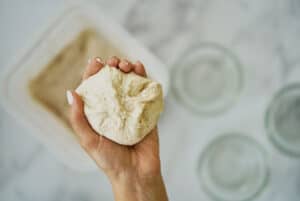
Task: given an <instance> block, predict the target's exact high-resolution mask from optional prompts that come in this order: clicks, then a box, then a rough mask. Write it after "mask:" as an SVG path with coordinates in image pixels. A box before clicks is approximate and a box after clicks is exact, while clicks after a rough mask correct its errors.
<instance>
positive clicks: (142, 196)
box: [109, 172, 167, 201]
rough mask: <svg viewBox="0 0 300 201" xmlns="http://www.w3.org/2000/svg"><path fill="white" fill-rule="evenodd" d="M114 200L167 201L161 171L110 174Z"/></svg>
mask: <svg viewBox="0 0 300 201" xmlns="http://www.w3.org/2000/svg"><path fill="white" fill-rule="evenodd" d="M109 180H110V182H111V184H112V188H113V192H114V195H115V200H116V201H127V200H130V201H135V200H137V201H167V194H166V190H165V185H164V182H163V178H162V175H161V173H160V172H159V174H155V175H151V176H150V175H147V176H145V177H144V176H143V177H141V176H138V175H136V174H130V173H121V174H118V175H113V176H112V175H110V176H109Z"/></svg>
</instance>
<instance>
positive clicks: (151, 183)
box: [68, 57, 167, 201]
mask: <svg viewBox="0 0 300 201" xmlns="http://www.w3.org/2000/svg"><path fill="white" fill-rule="evenodd" d="M106 63H107V64H108V65H109V66H111V67H115V68H118V69H119V70H121V71H123V72H125V73H129V72H134V73H136V74H138V75H140V76H146V71H145V68H144V66H143V64H142V63H141V62H136V63H134V64H132V63H131V62H129V61H127V60H120V59H119V58H117V57H112V58H110V59H109V60H107V62H106ZM104 65H105V62H104V61H102V60H101V59H100V58H94V59H92V60H90V62H88V65H87V67H86V70H85V72H84V74H83V79H87V78H88V77H90V76H92V75H93V74H95V73H97V72H98V71H100V70H101V68H102V67H103V66H104ZM68 100H69V102H72V103H71V116H70V121H71V125H72V127H73V129H74V131H75V133H76V134H77V136H78V138H79V142H80V144H81V146H82V147H83V148H84V149H85V151H86V152H87V153H88V154H89V155H90V156H91V157H92V158H93V159H94V161H95V162H96V163H97V165H98V166H99V167H100V168H101V169H102V170H103V171H104V172H105V173H106V175H107V176H108V178H109V180H110V181H111V183H112V186H113V190H114V194H115V198H116V200H131V201H133V200H145V201H146V200H147V201H148V200H156V201H159V200H164V201H165V200H167V195H166V191H165V187H164V184H163V179H162V176H161V171H160V159H159V144H158V133H157V132H158V131H157V128H155V129H153V130H152V131H151V132H150V133H149V134H148V135H147V136H146V137H145V138H144V139H143V140H142V141H141V142H140V143H138V144H136V145H134V146H124V145H119V144H117V143H115V142H113V141H111V140H109V139H107V138H105V137H104V136H102V135H99V134H97V133H96V132H95V131H94V130H93V129H92V127H91V126H90V125H89V123H88V121H87V119H86V117H85V115H84V111H83V102H82V100H81V98H80V96H79V95H78V94H76V92H68Z"/></svg>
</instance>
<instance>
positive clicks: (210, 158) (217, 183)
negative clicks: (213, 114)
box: [198, 133, 269, 201]
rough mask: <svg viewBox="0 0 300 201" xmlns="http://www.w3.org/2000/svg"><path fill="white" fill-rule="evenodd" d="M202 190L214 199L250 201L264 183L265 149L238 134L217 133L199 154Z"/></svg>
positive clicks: (266, 170)
mask: <svg viewBox="0 0 300 201" xmlns="http://www.w3.org/2000/svg"><path fill="white" fill-rule="evenodd" d="M198 173H199V179H200V181H201V183H202V186H203V189H204V190H205V191H206V192H207V193H208V194H209V195H211V196H212V197H213V198H216V199H217V200H224V201H245V200H253V199H254V198H255V197H256V196H257V195H258V194H259V193H260V192H261V191H262V190H263V189H264V187H265V186H266V184H267V179H268V176H269V169H268V165H267V160H266V153H265V151H264V149H263V148H262V147H261V145H260V144H258V143H257V142H256V141H255V140H254V139H252V138H251V137H248V136H246V135H241V134H238V133H228V134H224V135H222V136H219V137H218V138H216V139H215V140H213V142H211V143H210V144H209V145H208V146H207V147H206V148H205V150H204V152H203V153H202V155H201V158H200V162H199V166H198Z"/></svg>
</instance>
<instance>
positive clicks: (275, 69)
mask: <svg viewBox="0 0 300 201" xmlns="http://www.w3.org/2000/svg"><path fill="white" fill-rule="evenodd" d="M98 2H99V5H100V7H102V9H105V10H107V12H108V13H109V14H110V15H111V16H112V17H113V18H114V19H115V20H116V21H118V22H119V23H121V24H122V25H123V26H124V27H125V28H126V29H127V30H129V31H130V32H131V33H132V34H133V35H134V36H135V37H136V38H138V40H139V41H140V42H142V43H144V44H145V46H147V47H148V48H149V49H150V50H151V51H152V52H154V53H155V54H156V55H157V56H158V57H159V58H161V60H162V61H163V62H165V63H166V64H168V66H171V64H172V63H173V62H174V60H175V59H176V58H178V56H179V55H180V53H181V51H182V48H183V47H186V46H188V45H189V44H192V43H195V42H201V41H215V42H218V43H220V44H222V45H224V46H226V47H228V48H230V49H231V50H232V51H233V52H235V53H236V54H237V55H238V57H239V58H240V60H241V62H242V63H243V69H244V72H245V87H244V90H243V93H242V97H241V99H240V101H239V102H238V103H237V105H236V106H235V108H233V109H232V110H230V111H229V112H228V113H226V114H224V115H221V116H220V117H218V118H215V119H205V118H199V117H197V116H195V115H193V114H190V113H189V112H188V111H186V110H185V109H184V108H182V107H181V106H180V104H178V103H177V102H176V101H175V100H174V99H173V95H172V94H170V95H169V96H168V99H167V104H166V112H165V114H164V116H163V118H162V122H161V128H160V131H161V139H160V141H161V152H162V161H163V173H164V176H165V179H166V185H167V188H168V192H169V197H170V200H210V198H208V197H207V196H206V195H205V194H204V193H203V192H202V190H201V188H200V186H199V182H198V180H197V178H196V171H195V163H196V161H197V159H198V156H199V153H200V151H201V149H202V148H203V146H204V145H205V144H207V143H208V141H209V140H210V139H211V138H212V137H214V136H215V135H217V134H218V133H221V132H223V131H226V130H238V131H241V132H245V133H247V134H249V135H252V136H253V137H255V138H256V139H257V140H258V141H259V142H260V143H261V144H263V145H264V147H265V148H266V150H267V151H268V153H269V154H268V156H269V162H270V166H271V168H270V169H271V177H270V182H269V185H268V187H267V188H266V189H265V191H264V192H263V193H262V194H261V195H260V196H259V197H258V198H257V199H255V200H261V201H262V200H273V201H280V200H283V201H298V200H299V198H300V160H296V159H292V158H289V157H286V156H284V155H282V154H280V153H279V152H278V151H277V150H275V149H274V148H273V147H272V146H271V145H270V143H269V142H268V140H267V139H266V136H265V133H264V129H263V115H264V111H265V107H266V104H267V103H268V101H269V100H270V97H271V95H272V94H273V93H274V92H275V91H276V90H277V89H278V88H279V87H281V86H282V85H284V84H285V83H286V82H287V81H288V80H289V77H290V76H292V75H293V76H294V73H293V71H298V72H299V68H300V55H299V52H300V39H299V36H300V23H299V22H300V1H299V0H264V1H262V0H251V1H249V0H231V1H224V0H193V1H184V0H164V1H158V0H153V1H136V0H127V1H123V0H118V1H104V0H102V1H98ZM66 5H67V4H66V3H65V2H63V1H59V0H48V1H47V0H40V1H37V0H28V1H17V0H1V1H0V25H1V28H0V30H1V31H0V44H1V45H0V68H1V70H2V68H5V67H6V66H7V64H8V63H9V62H11V61H12V60H14V59H15V58H14V55H15V54H14V53H15V52H16V51H18V50H20V49H22V48H23V47H25V46H27V45H28V44H30V41H31V40H33V39H34V36H35V34H36V33H38V32H40V31H42V29H43V28H44V27H45V26H46V25H47V23H48V22H49V21H51V19H52V18H53V17H54V16H56V15H57V14H59V13H61V12H62V11H63V9H64V8H65V7H66ZM170 68H171V67H170ZM293 79H296V80H297V79H298V78H297V77H296V78H295V76H294V78H293ZM299 80H300V74H299ZM169 138H171V139H172V140H170V141H169V140H168V139H169ZM0 200H5V201H6V200H7V201H10V200H24V201H27V200H28V201H29V200H30V201H34V200H46V201H47V200H49V201H50V200H72V201H75V200H81V201H82V200H112V192H111V189H110V186H109V183H108V181H107V179H106V178H105V176H104V175H103V174H102V173H101V172H95V173H84V174H83V173H79V172H75V171H72V170H70V169H68V168H67V167H64V166H63V165H62V164H61V163H60V162H58V161H57V160H56V159H55V158H54V157H53V156H52V155H51V154H50V153H49V152H48V150H46V149H45V148H44V146H43V145H41V144H40V143H39V142H38V141H36V139H34V138H32V137H31V136H30V133H29V132H28V131H26V130H25V129H24V128H22V127H21V126H19V125H18V124H16V123H15V121H14V119H12V118H11V117H10V116H9V115H7V114H6V113H4V111H3V109H2V108H0Z"/></svg>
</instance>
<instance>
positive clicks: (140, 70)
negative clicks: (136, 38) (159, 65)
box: [133, 61, 147, 77]
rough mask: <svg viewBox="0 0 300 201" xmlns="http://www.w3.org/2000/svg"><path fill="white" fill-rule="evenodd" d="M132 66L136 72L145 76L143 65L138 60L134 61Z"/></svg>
mask: <svg viewBox="0 0 300 201" xmlns="http://www.w3.org/2000/svg"><path fill="white" fill-rule="evenodd" d="M133 66H134V72H135V73H136V74H138V75H141V76H143V77H146V76H147V74H146V70H145V68H144V65H143V64H142V63H141V62H140V61H137V62H135V64H133Z"/></svg>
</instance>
